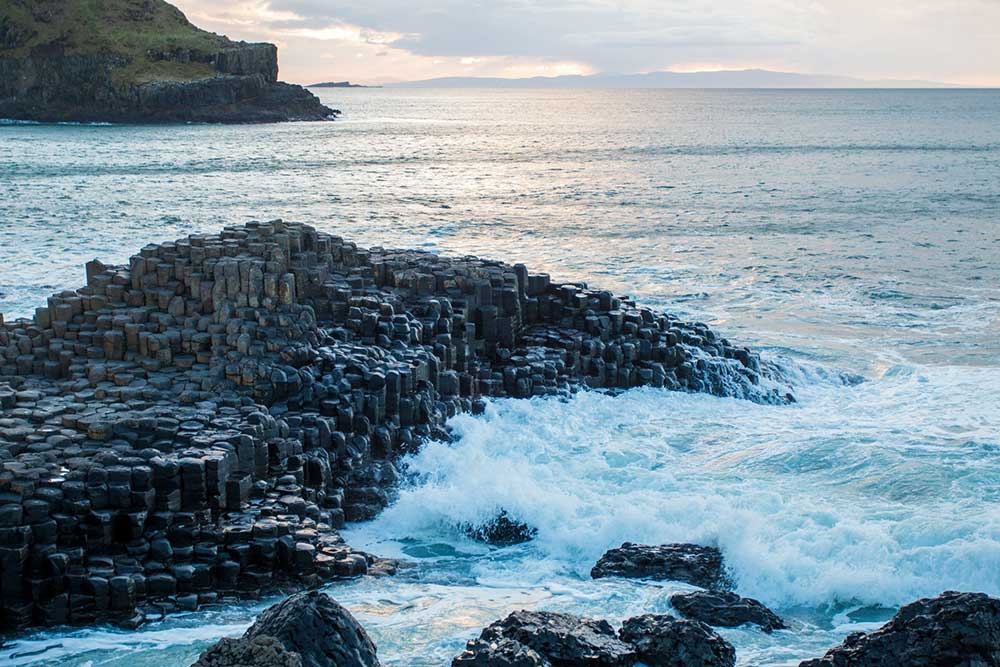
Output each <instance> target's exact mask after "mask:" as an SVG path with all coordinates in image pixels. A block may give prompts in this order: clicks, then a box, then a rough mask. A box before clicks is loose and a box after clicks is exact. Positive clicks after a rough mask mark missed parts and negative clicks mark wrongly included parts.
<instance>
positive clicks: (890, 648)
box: [799, 591, 1000, 667]
mask: <svg viewBox="0 0 1000 667" xmlns="http://www.w3.org/2000/svg"><path fill="white" fill-rule="evenodd" d="M799 667H1000V598H995V597H990V596H988V595H986V594H984V593H957V592H954V591H948V592H945V593H942V594H941V595H939V596H938V597H935V598H923V599H920V600H917V601H916V602H911V603H910V604H908V605H906V606H904V607H902V608H901V609H900V610H899V612H898V613H897V614H896V615H895V616H893V617H892V619H891V620H890V621H889V622H888V623H886V624H885V625H883V626H882V627H881V628H879V629H878V630H876V631H874V632H870V633H867V634H866V633H863V632H856V633H853V634H851V635H848V637H847V639H845V640H844V643H843V644H841V645H840V646H837V647H835V648H832V649H830V650H829V651H827V653H826V655H825V656H823V657H822V658H816V659H814V660H806V661H805V662H803V663H801V664H800V666H799Z"/></svg>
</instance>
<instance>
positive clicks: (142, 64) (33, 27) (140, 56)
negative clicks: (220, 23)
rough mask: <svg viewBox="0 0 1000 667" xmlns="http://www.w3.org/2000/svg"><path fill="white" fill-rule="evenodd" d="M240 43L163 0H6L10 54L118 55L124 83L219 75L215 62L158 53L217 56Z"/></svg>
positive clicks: (0, 20)
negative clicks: (196, 23)
mask: <svg viewBox="0 0 1000 667" xmlns="http://www.w3.org/2000/svg"><path fill="white" fill-rule="evenodd" d="M236 45H237V44H236V43H235V42H233V41H232V40H230V39H228V38H226V37H224V36H222V35H217V34H215V33H212V32H208V31H207V30H202V29H200V28H198V27H196V26H194V25H193V24H192V23H191V22H190V21H188V20H187V17H185V16H184V13H183V12H181V10H179V9H177V8H176V7H174V6H173V5H170V4H168V3H166V2H164V1H163V0H0V49H2V54H3V56H4V57H7V58H18V57H27V56H28V55H29V54H31V53H32V51H33V50H34V49H38V48H43V49H44V48H62V49H63V52H64V54H65V55H67V56H75V55H84V56H88V55H101V54H116V55H119V56H122V57H123V58H124V59H126V60H127V61H128V64H126V65H123V66H121V67H118V68H116V69H115V71H114V76H115V79H116V80H117V81H118V82H119V83H143V82H146V81H153V80H167V81H189V80H193V79H200V78H205V77H210V76H213V75H214V74H216V72H215V70H214V69H213V68H212V66H211V65H210V64H209V63H206V62H197V61H189V62H182V61H179V60H177V59H168V58H163V57H158V56H157V55H156V54H169V53H176V52H178V51H190V52H192V53H194V54H205V55H207V54H213V53H216V52H218V51H221V50H223V49H227V48H232V47H234V46H236Z"/></svg>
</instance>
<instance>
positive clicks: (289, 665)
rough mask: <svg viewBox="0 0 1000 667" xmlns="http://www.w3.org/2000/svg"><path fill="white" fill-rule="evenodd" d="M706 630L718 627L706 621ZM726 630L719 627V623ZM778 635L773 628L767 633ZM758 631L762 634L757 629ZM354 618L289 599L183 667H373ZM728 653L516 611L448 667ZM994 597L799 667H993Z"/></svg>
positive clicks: (724, 664)
mask: <svg viewBox="0 0 1000 667" xmlns="http://www.w3.org/2000/svg"><path fill="white" fill-rule="evenodd" d="M711 625H720V624H719V623H713V624H711ZM721 625H727V623H721ZM775 629H779V628H775ZM765 631H767V630H766V629H765ZM377 654H378V649H377V647H376V646H375V644H374V642H373V641H372V640H371V638H370V637H369V636H368V633H367V632H366V631H365V629H364V627H362V626H361V624H360V623H358V621H357V619H355V618H354V616H353V615H351V613H350V612H349V611H348V610H347V609H344V608H343V607H342V606H340V605H339V604H337V602H336V601H334V600H333V599H331V598H330V597H329V596H328V595H326V594H325V593H320V592H317V591H312V592H309V593H300V594H296V595H293V596H291V597H289V598H287V599H285V600H284V601H282V602H280V603H278V604H276V605H274V606H273V607H270V608H269V609H267V610H265V611H264V613H262V614H261V615H260V617H259V618H258V619H257V620H256V621H255V622H254V624H253V625H251V626H250V628H249V629H248V630H247V631H246V633H244V635H243V636H242V637H239V638H223V639H221V640H219V641H218V642H217V643H215V644H214V645H213V646H211V647H210V648H208V649H207V650H206V651H204V652H203V653H202V654H201V656H200V657H199V659H198V661H197V662H196V663H195V664H194V665H192V667H380V664H381V663H380V661H379V659H378V655H377ZM736 658H737V653H736V649H735V648H734V647H733V645H732V644H730V643H729V642H728V641H726V640H725V638H723V637H722V636H721V635H719V634H718V633H717V632H716V631H715V630H713V629H712V627H710V624H709V623H706V622H703V621H701V620H698V619H690V618H680V619H678V618H675V617H674V616H671V615H670V614H662V613H661V614H642V615H640V616H635V617H632V618H628V619H625V621H624V622H623V623H622V624H621V627H620V628H618V629H617V630H615V628H614V626H612V625H611V623H609V622H608V621H606V620H600V619H592V618H585V617H582V616H576V615H573V614H566V613H557V612H550V611H528V610H519V611H514V612H511V613H510V614H508V615H507V616H506V617H505V618H503V619H501V620H498V621H496V622H494V623H491V624H490V625H489V626H487V627H486V628H484V629H483V631H482V633H481V634H480V636H479V637H477V638H476V639H472V640H469V642H468V644H467V645H466V648H465V650H464V651H462V652H461V653H460V654H459V655H457V656H455V658H454V659H453V660H452V662H451V667H633V666H635V665H643V666H645V667H735V665H736ZM998 665H1000V599H997V598H993V597H989V596H987V595H984V594H982V593H956V592H952V591H949V592H945V593H942V594H941V595H939V596H937V597H934V598H923V599H920V600H917V601H915V602H912V603H910V604H908V605H906V606H904V607H903V608H902V609H900V610H899V612H898V613H897V614H896V615H895V616H893V618H892V619H891V620H890V621H889V622H888V623H886V624H885V625H883V626H882V627H881V628H879V629H877V630H875V631H873V632H870V633H864V632H856V633H853V634H851V635H849V636H848V637H847V639H845V640H844V642H843V644H842V645H840V646H837V647H834V648H832V649H830V650H829V651H827V653H826V655H824V656H823V657H822V658H818V659H811V660H805V661H802V662H801V663H799V667H998Z"/></svg>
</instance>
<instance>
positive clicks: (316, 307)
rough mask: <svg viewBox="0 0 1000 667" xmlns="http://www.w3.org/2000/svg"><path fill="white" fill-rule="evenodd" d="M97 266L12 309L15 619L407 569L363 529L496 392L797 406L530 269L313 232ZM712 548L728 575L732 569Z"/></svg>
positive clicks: (175, 246) (272, 231) (98, 613)
mask: <svg viewBox="0 0 1000 667" xmlns="http://www.w3.org/2000/svg"><path fill="white" fill-rule="evenodd" d="M86 275H87V286H86V287H84V288H82V289H79V290H75V291H63V292H60V293H58V294H55V295H53V296H52V297H51V298H50V299H49V301H48V304H47V305H46V306H44V307H40V308H38V309H37V311H36V313H35V316H34V318H32V319H19V320H14V321H12V322H7V323H3V321H2V317H0V462H2V466H3V467H2V469H0V573H2V574H0V627H3V628H14V627H22V626H26V625H32V624H40V625H47V624H60V623H66V622H71V623H90V622H93V621H95V620H97V619H99V618H102V619H103V618H112V619H118V620H125V621H127V622H128V623H130V624H134V623H136V622H141V619H142V617H141V612H145V613H153V614H157V615H158V614H160V613H162V612H164V611H169V610H171V609H174V608H177V607H180V608H185V609H190V608H194V607H196V606H197V605H199V604H202V603H205V602H213V601H216V600H218V598H219V596H220V595H255V594H258V593H259V592H260V591H261V590H266V589H267V588H268V587H269V586H273V585H276V584H284V585H298V586H306V587H308V586H313V585H316V584H317V583H319V582H321V581H324V580H328V579H332V578H337V577H353V576H360V575H363V574H365V573H366V572H367V571H368V570H369V568H373V567H374V568H375V569H377V570H378V571H379V572H387V571H388V572H391V571H392V564H391V563H382V564H378V563H377V562H376V560H375V559H374V558H373V557H372V556H369V555H366V554H362V553H357V552H354V551H353V550H351V549H350V548H349V547H347V546H346V545H344V544H343V541H342V539H341V538H340V536H339V535H338V533H337V529H338V528H339V527H341V525H342V524H343V523H344V521H345V520H346V521H357V520H364V519H369V518H371V517H373V516H374V515H375V514H376V513H377V512H378V511H379V510H380V509H381V508H382V507H384V506H385V504H386V503H387V502H388V500H389V493H390V490H391V488H392V485H393V484H394V482H395V481H396V480H397V478H398V474H399V473H398V471H397V470H396V467H395V465H394V461H395V460H396V459H397V457H398V456H399V455H401V454H403V453H405V452H409V451H413V450H414V449H415V448H417V447H418V446H419V445H420V443H421V442H422V441H423V440H425V439H427V438H430V437H446V435H447V434H446V431H445V430H444V428H443V427H444V424H445V422H446V420H447V419H448V418H449V417H451V416H453V415H455V414H456V413H458V412H459V411H470V410H475V409H478V408H480V407H481V401H482V399H483V397H490V396H507V397H527V396H545V395H554V394H560V393H565V392H567V391H569V390H571V389H573V388H574V387H584V386H586V387H603V388H617V389H622V388H628V387H636V386H640V385H651V386H655V387H664V388H667V389H674V390H684V391H707V392H712V393H716V394H720V395H729V396H737V397H742V398H747V399H751V400H755V401H762V402H774V403H781V402H784V401H785V400H787V399H786V397H785V396H784V395H783V394H780V393H778V392H777V391H775V390H773V389H765V388H763V385H764V384H765V383H763V382H761V377H762V376H763V375H765V374H768V373H770V372H771V370H770V369H769V368H768V366H767V365H766V364H762V363H761V362H760V361H759V359H758V358H757V356H756V355H755V354H752V353H751V352H749V351H747V350H746V349H744V348H738V347H735V346H733V345H732V344H730V343H729V342H728V341H727V340H725V339H724V338H721V337H719V336H718V335H716V334H715V332H713V331H712V330H710V329H709V328H708V327H706V326H704V325H702V324H687V323H683V322H681V321H679V320H677V318H675V317H672V316H670V315H664V314H660V313H656V312H653V311H651V310H648V309H645V308H639V307H637V306H635V305H634V304H633V303H632V302H631V301H629V300H628V299H622V298H618V297H615V296H614V295H612V294H611V293H610V292H603V291H598V290H591V289H588V288H587V287H586V286H585V285H582V284H558V283H554V282H552V281H551V280H550V279H549V277H548V276H547V275H544V274H532V273H530V272H529V271H528V270H527V269H526V268H525V267H524V266H522V265H517V266H510V265H507V264H503V263H502V262H496V261H490V260H483V259H478V258H474V257H463V258H456V259H447V258H443V257H439V256H436V255H432V254H430V253H426V252H417V251H408V250H388V249H384V248H371V249H363V248H359V247H357V246H356V245H355V244H353V243H349V242H347V241H344V240H343V239H341V238H338V237H336V236H331V235H329V234H324V233H320V232H317V231H316V230H315V229H313V228H311V227H308V226H305V225H301V224H286V223H282V222H280V221H274V222H269V223H250V224H247V225H245V226H238V227H228V228H226V229H225V230H223V231H222V233H221V234H215V235H194V236H191V237H188V238H185V239H181V240H179V241H177V242H174V243H163V244H159V245H150V246H147V247H145V248H143V249H142V251H141V252H140V253H139V254H137V255H135V256H134V257H132V258H131V260H130V262H129V264H128V265H125V266H105V265H104V264H102V263H100V262H98V261H94V262H91V263H89V264H88V265H87V267H86ZM699 553H701V554H702V556H701V558H702V560H704V564H698V566H697V568H696V571H697V572H699V573H703V574H705V575H706V576H707V575H708V574H713V573H714V574H713V576H716V577H717V576H718V575H719V573H720V572H721V556H719V555H718V554H717V552H716V551H713V550H706V551H703V552H699ZM699 563H701V561H699ZM708 566H711V567H709V568H708V569H706V567H708ZM699 578H701V577H699ZM137 609H138V610H139V612H140V613H139V614H137V612H136V610H137Z"/></svg>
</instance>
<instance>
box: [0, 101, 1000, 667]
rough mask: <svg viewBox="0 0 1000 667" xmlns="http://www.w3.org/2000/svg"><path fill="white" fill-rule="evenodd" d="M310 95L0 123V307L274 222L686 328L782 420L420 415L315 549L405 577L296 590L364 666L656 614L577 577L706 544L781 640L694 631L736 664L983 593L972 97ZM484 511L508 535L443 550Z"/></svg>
mask: <svg viewBox="0 0 1000 667" xmlns="http://www.w3.org/2000/svg"><path fill="white" fill-rule="evenodd" d="M316 92H317V93H318V94H319V95H320V96H321V97H322V98H323V100H324V101H325V102H326V103H328V104H329V105H331V106H334V107H336V108H338V109H340V110H342V111H343V115H342V116H341V118H340V119H339V120H337V121H335V122H328V123H292V124H279V125H261V126H216V125H172V126H134V125H33V124H23V123H5V124H3V125H2V126H0V312H3V313H4V315H5V317H6V318H7V319H8V320H9V319H12V318H15V317H19V316H29V315H30V314H31V313H32V312H33V309H34V308H35V307H37V306H40V305H44V300H45V297H46V296H47V295H48V294H50V293H53V292H56V291H59V290H64V289H70V288H75V287H79V286H80V285H82V284H83V283H84V272H83V264H84V262H86V261H88V260H90V259H93V258H95V257H96V258H99V259H101V260H102V261H104V262H105V263H119V262H125V261H127V258H128V257H129V255H131V254H133V253H135V252H137V251H138V249H139V248H141V247H142V246H143V245H145V244H147V243H153V242H160V241H166V240H170V239H174V238H179V237H182V236H185V235H188V234H192V233H198V232H211V231H214V230H217V229H218V228H219V227H220V226H222V225H227V224H240V223H243V222H246V221H249V220H270V219H275V218H282V219H285V220H296V221H302V222H306V223H308V224H311V225H314V226H315V227H317V228H319V229H322V230H324V231H327V232H331V233H336V234H339V235H342V236H344V237H346V238H349V239H352V240H355V241H357V242H358V243H359V244H362V245H369V246H370V245H382V246H391V247H417V248H423V249H425V250H428V251H431V252H435V253H441V254H445V255H466V254H474V255H480V256H485V257H493V258H498V259H503V260H506V261H509V262H524V263H525V264H527V265H528V266H529V267H531V269H532V270H533V271H546V272H548V273H550V274H551V275H552V276H553V278H554V279H556V280H563V281H585V282H586V283H587V284H588V285H591V286H600V287H601V288H607V289H611V290H613V291H615V292H617V293H621V294H627V295H630V296H632V297H634V298H636V299H637V300H638V301H639V302H640V303H642V304H644V305H648V306H652V307H655V308H657V309H662V310H665V311H669V312H673V313H676V314H678V315H681V316H683V317H685V318H688V319H692V320H699V321H703V322H707V323H709V324H710V325H711V326H712V327H714V328H715V329H716V330H717V331H719V332H721V333H722V334H723V335H725V336H726V337H728V338H729V339H731V340H733V341H738V342H739V343H741V344H746V345H750V346H752V347H754V348H755V349H757V350H759V351H760V352H761V353H762V355H763V356H765V357H766V358H769V359H772V360H774V361H775V362H776V363H777V364H779V365H780V366H781V368H782V369H783V372H784V373H785V374H786V375H787V376H788V377H789V378H791V381H792V383H793V391H794V393H795V394H796V397H797V399H798V401H797V402H796V403H795V404H793V405H785V406H765V405H757V404H754V403H750V402H746V401H741V400H735V399H727V398H717V397H713V396H707V395H700V394H686V393H675V392H669V391H663V390H656V389H648V388H647V389H636V390H632V391H628V392H625V393H622V394H620V395H614V396H612V395H609V394H605V393H600V392H583V393H579V394H576V395H575V396H573V397H571V398H563V399H532V400H495V401H492V402H490V403H489V405H488V407H487V410H486V412H485V414H483V415H481V416H468V415H462V416H458V417H456V418H454V419H453V420H452V421H451V427H452V428H453V429H454V432H455V433H456V435H457V438H456V440H455V441H454V442H448V443H444V442H429V443H427V444H426V445H425V446H424V447H423V449H422V450H421V451H420V452H419V453H417V454H415V455H412V456H410V457H408V458H407V459H406V460H405V461H404V465H405V470H406V477H405V481H404V482H403V483H402V485H401V486H400V488H399V490H398V498H397V499H396V500H395V502H394V504H393V505H392V506H390V507H389V508H388V509H387V510H385V511H384V512H383V513H382V514H381V515H380V516H379V517H377V518H376V519H375V520H373V521H370V522H367V523H361V524H354V525H350V526H349V527H348V529H347V530H346V531H345V536H346V538H347V540H348V542H349V543H350V544H352V545H353V546H356V547H359V548H364V549H367V550H369V551H371V552H374V553H377V554H379V555H383V556H391V557H398V558H401V559H404V560H405V561H407V562H408V563H409V564H411V566H410V567H407V568H405V569H403V570H402V571H401V572H400V574H398V575H397V576H395V577H391V578H379V579H374V578H363V579H359V580H356V581H353V582H348V583H336V584H333V585H330V586H328V587H327V588H326V590H327V591H328V592H329V593H330V594H331V595H332V596H333V597H335V598H336V599H337V600H338V601H340V602H341V603H342V604H344V605H345V606H347V607H348V608H349V609H350V610H351V611H352V612H353V613H354V614H355V616H356V617H357V618H358V619H359V620H360V621H361V623H362V624H363V625H364V626H365V627H366V628H367V630H368V631H369V633H370V634H371V636H372V638H373V639H374V641H375V643H376V644H377V646H378V653H379V657H380V659H381V661H382V664H383V665H385V666H386V667H431V666H434V667H441V666H445V665H448V664H450V660H451V658H452V657H453V656H454V655H456V654H457V653H459V652H460V651H461V650H462V648H463V647H464V644H465V642H466V640H468V639H471V638H473V637H474V636H476V635H478V633H479V631H480V629H481V628H482V627H484V626H485V625H487V624H489V623H490V622H492V621H493V620H496V619H498V618H500V617H502V616H504V615H506V614H507V613H508V612H510V611H512V610H515V609H522V608H523V609H544V610H557V611H567V612H573V613H577V614H582V615H586V616H591V617H599V618H607V619H609V620H611V621H612V622H616V621H620V620H622V619H624V618H626V617H628V616H631V615H636V614H639V613H644V612H663V613H669V612H670V611H671V607H670V604H669V596H670V595H671V594H672V593H674V592H676V591H680V590H688V589H690V588H691V587H690V586H687V585H685V584H681V583H675V582H652V581H638V580H617V579H601V580H592V579H591V578H590V576H589V571H590V568H591V566H592V565H593V564H594V562H595V561H596V560H597V558H598V557H599V556H600V555H601V554H602V553H603V552H604V551H605V550H606V549H608V548H609V547H613V546H617V545H619V544H621V543H622V542H624V541H632V542H644V543H666V542H695V543H700V544H712V545H717V546H719V547H720V548H721V549H722V551H723V554H724V557H725V561H726V563H727V565H728V567H729V568H730V570H731V573H732V576H733V579H734V580H735V582H736V590H737V591H738V592H739V593H741V594H742V595H744V596H748V597H753V598H756V599H759V600H761V601H762V602H764V603H765V604H767V605H769V606H770V607H771V608H772V609H774V610H775V611H777V612H778V613H779V614H781V615H782V616H783V617H784V618H785V619H786V621H787V622H788V624H789V626H790V628H789V629H788V630H782V631H777V632H774V633H773V634H765V633H763V632H761V631H759V630H757V629H754V628H751V627H741V628H732V629H721V630H720V633H721V634H722V635H723V636H724V637H726V639H728V640H729V641H730V642H732V643H733V645H734V646H735V647H736V652H737V661H738V664H739V665H742V666H751V665H752V666H757V667H771V666H774V667H778V666H794V665H797V664H798V662H799V661H800V660H803V659H806V658H811V657H818V656H820V655H822V654H823V653H824V652H825V650H826V649H828V648H830V647H832V646H834V645H836V644H839V643H840V642H841V641H842V640H843V639H844V637H845V636H846V635H847V634H849V633H850V632H853V631H856V630H871V629H874V628H877V627H878V626H879V625H881V624H882V623H884V622H885V621H886V620H887V619H888V618H890V617H891V616H892V614H893V613H894V612H895V611H896V610H897V609H898V607H899V606H900V605H902V604H905V603H907V602H909V601H912V600H914V599H916V598H919V597H921V596H932V595H936V594H938V593H941V592H942V591H945V590H967V591H983V592H986V593H990V594H993V595H1000V90H934V91H923V90H863V91H860V90H856V91H849V90H838V91H829V90H797V91H789V90H613V91H612V90H431V89H427V90H417V89H412V90H393V89H350V90H345V89H324V90H317V91H316ZM498 508H505V509H506V510H507V511H508V512H509V513H510V514H512V515H513V516H514V517H516V518H517V519H519V520H521V521H524V522H526V523H528V524H529V525H531V526H533V527H535V528H537V531H538V533H537V537H536V538H535V539H534V540H533V541H531V542H529V543H527V544H523V545H519V546H513V547H504V548H496V547H488V546H484V545H482V544H479V543H476V542H473V541H471V540H470V539H468V538H467V537H465V535H464V533H463V531H462V528H461V527H462V526H463V525H466V524H468V523H474V522H479V521H482V520H485V519H487V518H489V517H491V516H493V515H494V514H495V513H496V511H497V510H498ZM276 599H277V598H275V599H266V600H262V601H259V602H256V603H241V604H227V605H225V606H222V607H218V608H211V609H206V610H202V611H198V612H194V613H186V614H177V615H174V616H169V617H167V618H166V619H163V620H157V621H154V622H151V623H149V624H147V625H145V626H143V627H141V628H140V629H139V630H137V631H131V632H129V631H123V630H118V629H113V628H110V627H96V628H60V629H50V630H45V631H34V632H30V633H28V634H24V635H21V636H18V637H16V638H8V639H7V643H6V644H4V645H3V646H2V647H0V664H3V665H4V666H5V667H26V666H29V665H30V666H38V667H41V666H42V665H45V666H49V665H52V666H54V665H61V666H65V667H97V666H107V667H112V666H114V667H119V666H126V665H127V666H128V667H166V666H168V665H170V666H184V665H188V664H190V663H191V662H193V661H194V660H195V659H196V658H197V656H198V654H199V653H200V652H201V651H202V650H204V649H205V648H206V647H208V646H209V645H210V644H211V643H212V642H213V641H215V640H216V639H218V638H219V637H222V636H225V635H230V636H231V635H237V634H240V633H241V632H242V631H243V630H244V629H245V628H246V627H247V626H248V625H249V624H250V623H251V622H252V621H253V619H254V617H255V615H256V614H258V613H259V612H260V611H261V610H262V609H263V608H265V607H266V606H268V605H269V604H272V603H274V602H275V601H276Z"/></svg>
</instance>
